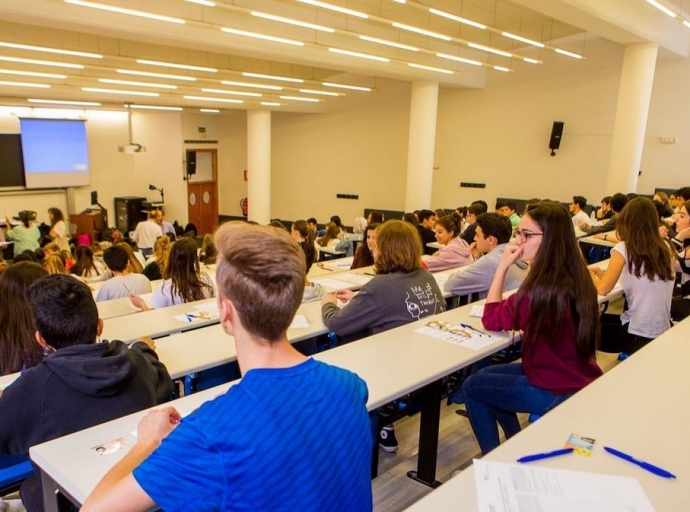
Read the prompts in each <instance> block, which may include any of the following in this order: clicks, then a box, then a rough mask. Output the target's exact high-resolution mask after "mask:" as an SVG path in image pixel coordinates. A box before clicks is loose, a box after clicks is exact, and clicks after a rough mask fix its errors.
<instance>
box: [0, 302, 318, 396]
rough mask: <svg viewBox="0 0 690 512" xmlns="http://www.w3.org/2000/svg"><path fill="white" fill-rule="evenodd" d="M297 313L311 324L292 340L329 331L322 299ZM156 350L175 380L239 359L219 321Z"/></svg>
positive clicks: (161, 341)
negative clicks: (320, 301)
mask: <svg viewBox="0 0 690 512" xmlns="http://www.w3.org/2000/svg"><path fill="white" fill-rule="evenodd" d="M297 314H298V315H303V316H304V317H305V318H306V320H307V323H308V324H309V327H306V328H291V329H288V332H287V336H288V339H289V340H290V342H292V343H297V342H299V341H302V340H306V339H309V338H313V337H315V336H318V335H320V334H326V333H327V332H328V329H327V328H326V326H325V325H324V323H323V319H322V318H321V304H320V303H319V302H309V303H307V304H302V305H301V306H300V308H299V309H298V310H297ZM156 353H157V354H158V357H159V359H160V360H161V361H162V362H163V363H164V364H165V366H166V367H167V368H168V372H169V373H170V376H171V377H172V378H173V379H179V378H183V377H184V376H186V375H189V374H190V373H195V372H200V371H203V370H208V369H210V368H214V367H216V366H220V365H223V364H226V363H232V362H234V361H236V360H237V350H236V348H235V342H234V340H233V338H232V336H228V335H227V334H225V332H224V331H223V327H222V326H221V325H220V324H216V325H211V326H208V327H203V328H201V329H196V330H193V331H187V332H183V333H181V334H176V335H174V336H168V337H165V338H158V339H156ZM1 382H2V381H0V383H1Z"/></svg>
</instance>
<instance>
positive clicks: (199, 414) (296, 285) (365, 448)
mask: <svg viewBox="0 0 690 512" xmlns="http://www.w3.org/2000/svg"><path fill="white" fill-rule="evenodd" d="M215 240H216V247H217V248H218V269H217V272H216V278H217V283H218V295H219V310H220V321H221V324H222V325H223V328H224V330H225V332H226V333H227V334H229V335H231V336H233V337H234V343H235V344H236V346H237V358H238V361H239V366H240V369H241V371H242V374H243V375H244V377H243V378H242V380H241V381H240V382H239V383H237V384H235V385H234V386H232V387H231V388H230V389H229V390H228V391H227V392H226V393H225V394H223V395H221V396H219V397H217V398H216V399H214V400H212V401H210V402H207V403H205V404H203V405H202V406H201V407H200V408H199V409H197V410H196V411H195V412H193V413H192V414H191V415H189V416H187V417H185V418H184V419H182V421H180V416H179V414H178V413H177V412H176V411H175V409H173V408H172V407H168V408H166V409H162V410H159V411H154V412H150V413H149V414H148V415H147V416H146V417H145V418H144V419H143V420H142V421H141V423H140V424H139V429H138V435H137V442H136V444H135V445H134V446H133V447H132V449H131V450H129V451H128V452H127V453H126V454H125V456H124V458H123V459H122V461H120V462H119V463H118V464H117V465H115V467H114V468H113V469H111V470H110V472H109V473H108V474H107V475H106V476H105V477H104V478H103V480H101V482H100V483H99V484H98V486H97V487H96V489H94V491H93V493H92V494H91V496H89V498H88V499H87V500H86V503H85V504H84V507H83V508H82V511H83V512H89V511H94V510H97V511H101V510H108V511H110V510H119V509H123V508H125V507H124V505H125V504H126V507H127V510H131V511H138V510H142V511H143V510H148V509H150V508H152V507H154V506H157V507H160V508H161V509H163V510H196V511H202V510H204V511H205V510H208V511H231V510H276V511H300V512H304V511H306V512H310V511H314V512H317V511H318V512H321V511H326V510H348V511H349V510H352V511H363V512H367V511H371V510H372V494H371V479H370V478H371V477H370V471H371V467H370V464H371V448H372V438H371V423H370V420H369V415H368V414H367V410H366V401H367V394H368V393H367V387H366V384H365V383H364V381H362V380H361V379H360V378H359V377H357V376H356V375H355V374H353V373H351V372H349V371H347V370H343V369H340V368H336V367H333V366H329V365H327V364H325V363H321V362H317V361H315V360H313V359H307V358H306V357H305V356H303V355H302V354H300V353H299V352H297V350H295V349H294V348H293V346H292V345H291V344H290V342H289V341H288V339H287V337H286V332H287V329H288V327H289V325H290V323H291V321H292V319H293V317H294V315H295V312H296V311H297V308H298V307H299V305H300V302H301V299H302V290H303V288H304V277H305V265H304V253H303V252H302V250H301V249H300V247H299V245H298V244H297V242H295V241H294V240H292V239H291V237H290V235H289V234H288V233H286V232H285V231H282V230H277V229H273V228H270V227H264V226H251V225H249V224H246V223H233V222H228V223H225V224H223V225H222V226H221V227H220V228H219V229H218V231H217V232H216V235H215ZM228 343H231V341H230V340H229V339H228Z"/></svg>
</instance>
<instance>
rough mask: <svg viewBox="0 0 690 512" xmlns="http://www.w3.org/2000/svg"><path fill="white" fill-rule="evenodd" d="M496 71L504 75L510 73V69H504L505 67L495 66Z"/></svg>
mask: <svg viewBox="0 0 690 512" xmlns="http://www.w3.org/2000/svg"><path fill="white" fill-rule="evenodd" d="M494 69H495V70H496V71H503V72H504V73H508V72H509V71H510V69H508V68H504V67H503V66H494Z"/></svg>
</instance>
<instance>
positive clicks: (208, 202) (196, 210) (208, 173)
mask: <svg viewBox="0 0 690 512" xmlns="http://www.w3.org/2000/svg"><path fill="white" fill-rule="evenodd" d="M191 152H194V153H196V155H195V156H196V174H194V175H188V176H187V214H188V217H189V222H191V223H192V224H194V225H195V226H196V228H197V236H204V235H205V234H210V233H213V231H214V230H215V229H216V228H217V227H218V183H217V157H218V155H217V150H215V149H203V150H201V149H197V150H187V155H188V157H187V158H189V153H191ZM206 167H207V168H206Z"/></svg>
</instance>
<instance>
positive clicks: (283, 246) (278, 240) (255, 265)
mask: <svg viewBox="0 0 690 512" xmlns="http://www.w3.org/2000/svg"><path fill="white" fill-rule="evenodd" d="M214 242H215V244H216V249H217V250H218V256H217V259H216V264H217V269H216V281H217V285H218V293H219V296H220V297H221V298H224V297H225V298H228V299H230V300H231V301H232V302H233V304H234V306H235V309H236V310H237V312H238V313H239V316H240V320H241V322H242V325H243V326H244V328H245V329H246V330H247V331H248V332H249V333H251V334H253V335H255V336H259V337H261V338H263V339H264V340H266V341H269V342H273V341H278V340H280V339H281V338H282V337H283V336H284V335H285V332H286V331H287V329H288V327H289V326H290V323H291V322H292V319H293V317H294V316H295V313H296V311H297V308H299V306H300V304H301V303H302V295H303V294H304V282H305V275H306V263H305V260H304V252H303V251H302V248H301V247H300V245H299V244H298V243H297V242H296V241H295V240H294V239H293V238H292V237H291V236H290V234H289V233H288V232H287V231H285V230H279V229H275V228H272V227H270V226H252V225H249V224H247V223H244V222H226V223H225V224H223V225H222V226H221V227H220V228H219V229H218V231H216V234H215V236H214Z"/></svg>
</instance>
